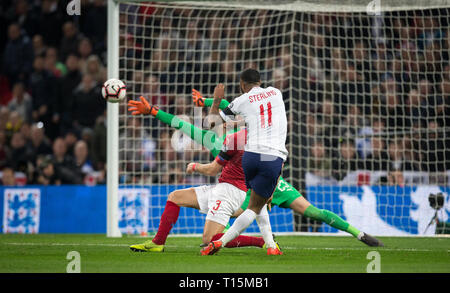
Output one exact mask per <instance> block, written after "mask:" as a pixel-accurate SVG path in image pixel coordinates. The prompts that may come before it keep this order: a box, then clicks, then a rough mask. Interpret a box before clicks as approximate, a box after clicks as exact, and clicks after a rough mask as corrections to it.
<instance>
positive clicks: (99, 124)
mask: <svg viewBox="0 0 450 293" xmlns="http://www.w3.org/2000/svg"><path fill="white" fill-rule="evenodd" d="M90 152H91V157H92V161H93V163H94V168H95V169H96V170H102V169H104V167H105V164H106V117H105V115H102V116H99V117H98V118H97V121H96V123H95V126H94V135H93V137H92V147H91V151H90Z"/></svg>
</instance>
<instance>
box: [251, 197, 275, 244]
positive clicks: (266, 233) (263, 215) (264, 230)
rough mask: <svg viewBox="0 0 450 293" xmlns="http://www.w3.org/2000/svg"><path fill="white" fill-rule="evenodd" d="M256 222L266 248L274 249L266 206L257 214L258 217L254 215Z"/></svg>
mask: <svg viewBox="0 0 450 293" xmlns="http://www.w3.org/2000/svg"><path fill="white" fill-rule="evenodd" d="M256 222H257V223H258V227H259V230H260V231H261V234H262V236H263V239H264V242H265V243H266V246H267V248H276V247H277V245H276V244H275V241H273V235H272V227H271V226H270V219H269V213H268V212H267V205H264V207H263V208H262V209H261V212H259V215H256Z"/></svg>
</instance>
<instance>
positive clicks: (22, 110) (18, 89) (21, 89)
mask: <svg viewBox="0 0 450 293" xmlns="http://www.w3.org/2000/svg"><path fill="white" fill-rule="evenodd" d="M8 108H9V109H10V111H16V112H17V113H19V115H20V117H22V118H23V120H24V121H25V122H31V111H32V108H33V103H32V100H31V96H30V94H28V93H27V92H26V91H25V85H24V84H23V83H22V82H18V83H16V84H14V86H13V98H12V100H11V101H10V102H9V103H8Z"/></svg>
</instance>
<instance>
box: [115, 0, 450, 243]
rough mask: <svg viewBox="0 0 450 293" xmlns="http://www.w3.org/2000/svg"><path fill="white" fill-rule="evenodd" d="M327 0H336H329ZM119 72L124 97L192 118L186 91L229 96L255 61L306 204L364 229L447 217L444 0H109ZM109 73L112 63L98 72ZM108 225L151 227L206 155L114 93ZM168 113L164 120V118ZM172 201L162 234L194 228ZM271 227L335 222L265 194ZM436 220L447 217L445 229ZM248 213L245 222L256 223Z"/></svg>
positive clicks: (449, 10) (126, 229)
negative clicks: (115, 189) (274, 96)
mask: <svg viewBox="0 0 450 293" xmlns="http://www.w3.org/2000/svg"><path fill="white" fill-rule="evenodd" d="M334 2H336V3H334ZM119 10H120V15H119V43H118V44H117V46H119V48H118V49H119V76H118V77H119V78H120V79H122V80H123V81H124V82H125V84H126V85H127V96H128V98H127V99H128V100H129V99H138V98H139V96H141V95H142V96H145V97H146V98H148V100H149V101H150V103H151V104H153V105H156V106H158V107H159V108H160V109H161V110H163V111H165V112H167V113H170V114H173V115H175V116H176V117H178V118H180V119H183V120H186V121H188V122H190V123H192V124H194V125H195V126H197V127H199V128H202V127H203V120H204V118H205V117H206V114H207V112H208V110H209V109H208V108H200V107H195V106H194V105H193V103H192V97H191V91H192V89H193V88H195V89H197V90H199V91H200V92H201V93H202V94H203V96H204V97H212V93H213V89H214V87H215V86H216V85H217V84H218V83H219V82H220V83H224V84H225V86H226V91H225V94H226V98H227V100H228V101H231V100H232V99H234V98H235V97H237V96H239V94H240V93H239V73H240V72H241V71H242V70H243V69H245V68H255V69H257V70H259V71H260V73H261V76H262V82H263V86H269V85H271V86H274V87H276V88H278V89H280V90H281V91H282V93H283V98H284V100H285V104H286V110H287V116H288V138H287V149H288V151H289V157H288V160H287V162H286V164H285V167H284V170H283V177H284V178H285V179H286V180H287V181H288V182H289V183H291V184H292V185H293V186H294V187H295V188H297V189H298V190H299V191H300V193H301V194H302V195H303V196H305V197H306V198H307V199H308V201H310V202H311V203H312V204H314V205H315V206H317V207H318V208H323V209H328V210H331V211H333V212H334V213H336V214H338V215H340V216H341V217H342V218H344V219H346V220H347V221H349V222H350V223H351V224H352V225H354V226H356V227H357V228H360V229H362V230H364V231H366V232H368V233H372V234H375V235H415V234H419V235H424V234H426V235H431V234H435V233H441V232H445V223H446V222H447V221H448V220H449V216H450V204H449V200H450V198H449V194H450V188H449V186H450V184H449V183H450V176H449V175H450V171H449V170H450V136H449V133H450V132H449V129H450V128H449V127H450V76H449V75H450V67H449V52H450V30H449V27H450V23H449V22H450V1H387V0H386V1H379V0H375V1H371V2H370V1H253V2H250V1H228V2H227V1H225V2H224V1H220V2H219V1H206V2H203V1H202V2H200V1H190V2H169V3H162V2H141V1H119ZM111 77H112V76H111ZM117 118H118V119H119V134H118V137H119V140H118V145H119V166H118V168H119V185H120V189H119V227H120V229H121V231H122V233H127V234H136V233H146V232H150V233H152V232H156V230H157V228H158V225H159V219H160V216H161V214H162V211H163V209H164V207H165V203H166V200H167V196H168V195H169V194H170V193H171V192H172V191H174V190H177V189H182V188H188V187H192V186H198V185H204V184H214V183H215V182H216V178H211V177H205V176H201V175H187V174H186V173H185V168H186V166H187V164H188V163H189V162H193V161H195V162H201V163H207V162H210V161H211V160H212V159H213V158H214V157H213V156H212V155H211V153H210V152H209V151H208V150H207V149H206V148H205V147H202V146H201V145H200V144H198V143H195V142H193V141H192V140H191V138H190V137H189V136H188V135H187V134H184V133H183V132H182V131H181V130H179V129H174V128H173V127H171V126H170V125H166V124H164V123H163V122H161V121H159V120H158V119H156V118H154V117H144V116H132V115H130V114H129V113H128V112H127V107H126V101H123V102H121V103H120V105H119V117H117ZM172 126H173V125H172ZM204 217H205V215H202V214H200V213H199V212H198V211H197V210H194V209H188V208H182V209H181V211H180V216H179V219H178V222H177V224H176V225H175V226H174V227H173V229H172V233H174V234H181V233H183V234H185V233H202V231H203V225H204ZM270 218H271V224H272V229H273V231H274V232H275V233H279V232H296V231H308V232H331V233H334V232H338V231H336V230H335V229H334V228H331V227H329V226H327V225H325V224H322V223H317V222H314V221H310V220H309V219H306V218H304V217H302V216H301V215H300V214H298V213H295V212H293V211H292V210H290V209H286V208H280V207H274V208H273V209H272V211H271V212H270ZM447 229H448V228H447ZM258 231H259V230H258V228H257V226H256V225H255V224H253V225H252V226H251V227H249V229H247V230H246V232H258Z"/></svg>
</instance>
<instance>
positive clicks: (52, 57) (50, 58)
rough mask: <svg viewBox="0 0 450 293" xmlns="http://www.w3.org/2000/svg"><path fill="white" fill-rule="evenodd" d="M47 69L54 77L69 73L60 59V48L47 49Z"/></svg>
mask: <svg viewBox="0 0 450 293" xmlns="http://www.w3.org/2000/svg"><path fill="white" fill-rule="evenodd" d="M44 63H45V65H44V66H45V70H47V71H48V72H50V73H51V74H52V75H53V76H54V77H57V78H60V77H62V76H63V75H65V74H66V73H67V68H66V66H65V65H64V64H63V63H61V62H59V61H58V50H57V49H56V48H54V47H49V48H47V50H46V51H45V61H44Z"/></svg>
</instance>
